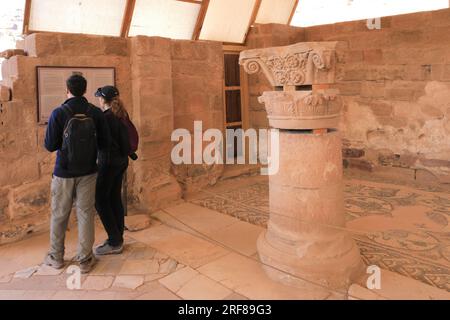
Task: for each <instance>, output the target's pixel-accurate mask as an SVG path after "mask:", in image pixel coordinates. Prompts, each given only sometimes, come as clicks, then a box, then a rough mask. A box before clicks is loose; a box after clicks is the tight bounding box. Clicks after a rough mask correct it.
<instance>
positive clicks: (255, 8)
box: [242, 0, 262, 43]
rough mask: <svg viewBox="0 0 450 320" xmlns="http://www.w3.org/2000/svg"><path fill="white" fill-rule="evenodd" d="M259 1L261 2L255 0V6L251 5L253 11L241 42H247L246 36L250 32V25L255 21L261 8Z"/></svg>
mask: <svg viewBox="0 0 450 320" xmlns="http://www.w3.org/2000/svg"><path fill="white" fill-rule="evenodd" d="M261 3H262V0H256V1H255V6H254V7H253V13H252V16H251V18H250V21H249V23H248V27H247V32H246V33H245V36H244V39H242V43H246V42H247V36H248V34H249V32H250V28H251V26H252V25H253V24H254V23H255V21H256V18H257V17H258V13H259V9H260V8H261Z"/></svg>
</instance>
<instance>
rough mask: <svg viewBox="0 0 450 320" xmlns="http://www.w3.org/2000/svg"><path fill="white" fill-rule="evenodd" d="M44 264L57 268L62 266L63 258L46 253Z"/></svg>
mask: <svg viewBox="0 0 450 320" xmlns="http://www.w3.org/2000/svg"><path fill="white" fill-rule="evenodd" d="M44 264H45V265H46V266H49V267H52V268H55V269H57V270H59V269H62V268H63V267H64V259H56V258H55V256H54V255H52V254H48V255H47V256H46V257H45V259H44Z"/></svg>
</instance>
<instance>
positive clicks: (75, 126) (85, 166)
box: [61, 104, 97, 175]
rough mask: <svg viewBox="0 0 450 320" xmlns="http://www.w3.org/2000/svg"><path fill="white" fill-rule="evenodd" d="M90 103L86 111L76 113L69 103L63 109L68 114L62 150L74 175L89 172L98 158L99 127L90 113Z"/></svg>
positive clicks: (68, 167) (67, 167) (68, 168)
mask: <svg viewBox="0 0 450 320" xmlns="http://www.w3.org/2000/svg"><path fill="white" fill-rule="evenodd" d="M91 108H94V107H93V106H91V105H90V104H88V105H87V107H86V112H84V113H79V114H74V112H73V111H72V109H71V108H70V107H69V106H68V105H64V106H63V111H64V112H65V113H66V115H67V116H68V119H69V120H68V121H67V122H66V125H65V126H64V133H63V143H62V148H61V151H62V153H63V154H64V157H65V160H66V169H67V170H68V171H69V172H70V173H71V174H73V175H84V174H88V173H89V172H90V171H91V170H92V169H93V167H94V166H95V163H96V159H97V129H96V126H95V121H94V119H93V118H92V117H91V116H90V115H89V113H90V111H91Z"/></svg>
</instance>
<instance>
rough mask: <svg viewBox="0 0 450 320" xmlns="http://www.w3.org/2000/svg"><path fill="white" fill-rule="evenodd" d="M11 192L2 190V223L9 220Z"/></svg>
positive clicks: (0, 196) (0, 198) (0, 212)
mask: <svg viewBox="0 0 450 320" xmlns="http://www.w3.org/2000/svg"><path fill="white" fill-rule="evenodd" d="M8 194H9V190H8V189H0V221H1V222H3V221H5V220H7V219H8V218H9V217H8V206H9V198H8Z"/></svg>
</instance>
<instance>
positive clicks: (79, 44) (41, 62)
mask: <svg viewBox="0 0 450 320" xmlns="http://www.w3.org/2000/svg"><path fill="white" fill-rule="evenodd" d="M25 46H26V51H27V53H28V56H23V55H16V56H13V57H11V58H9V59H8V60H5V61H4V62H3V64H2V75H3V81H2V85H3V89H2V91H3V90H7V91H8V93H12V94H8V95H6V94H5V95H3V94H2V102H1V107H0V110H1V112H0V167H1V168H2V170H1V171H0V221H1V222H0V243H4V242H9V241H12V240H15V239H18V238H21V237H23V236H24V235H26V234H29V233H33V232H38V231H41V230H45V229H47V228H48V216H49V200H50V181H51V174H52V171H53V165H54V158H55V154H50V153H48V152H47V151H46V150H45V149H44V146H43V144H44V137H45V130H46V126H41V125H38V122H37V117H38V116H37V95H36V86H37V84H36V67H37V66H87V67H89V66H105V67H106V66H107V67H110V66H114V67H116V77H117V85H118V87H119V88H120V89H121V92H122V98H123V99H124V101H125V103H126V104H127V105H131V85H130V78H129V58H128V45H127V41H126V40H124V39H120V38H108V37H89V36H86V37H80V36H77V35H60V34H53V35H50V34H39V35H31V36H29V37H28V38H27V39H26V43H25ZM7 96H9V97H7Z"/></svg>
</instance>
